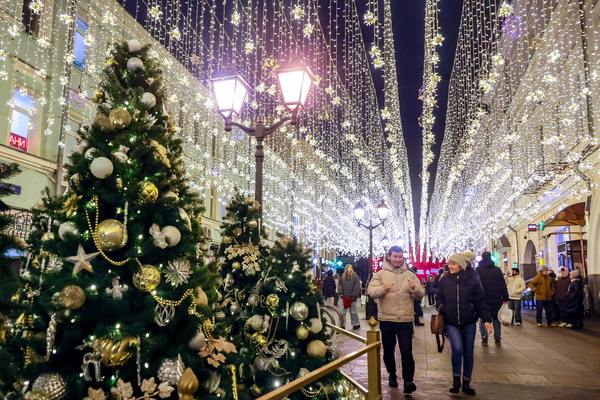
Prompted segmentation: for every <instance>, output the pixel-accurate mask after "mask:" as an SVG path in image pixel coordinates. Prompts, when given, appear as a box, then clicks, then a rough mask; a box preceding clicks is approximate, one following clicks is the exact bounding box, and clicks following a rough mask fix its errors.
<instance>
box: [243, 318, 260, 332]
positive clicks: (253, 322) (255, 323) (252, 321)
mask: <svg viewBox="0 0 600 400" xmlns="http://www.w3.org/2000/svg"><path fill="white" fill-rule="evenodd" d="M263 322H264V318H263V316H262V315H258V314H255V315H253V316H251V317H250V318H249V319H248V321H246V325H248V326H249V327H250V328H252V329H254V330H255V331H259V330H261V329H262V326H263Z"/></svg>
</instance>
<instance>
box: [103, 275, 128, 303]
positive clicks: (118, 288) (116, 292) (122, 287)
mask: <svg viewBox="0 0 600 400" xmlns="http://www.w3.org/2000/svg"><path fill="white" fill-rule="evenodd" d="M127 290H129V286H127V285H126V284H125V283H119V278H118V277H114V278H113V280H112V288H106V294H108V295H110V296H112V298H113V299H114V300H122V299H123V294H125V292H127Z"/></svg>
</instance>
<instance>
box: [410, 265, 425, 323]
mask: <svg viewBox="0 0 600 400" xmlns="http://www.w3.org/2000/svg"><path fill="white" fill-rule="evenodd" d="M408 270H409V271H410V272H412V273H413V274H415V275H417V269H416V268H415V267H410V268H409V269H408ZM414 308H415V321H414V324H415V326H425V324H424V323H422V322H421V320H420V319H419V317H422V316H423V307H422V306H421V299H419V300H415V301H414Z"/></svg>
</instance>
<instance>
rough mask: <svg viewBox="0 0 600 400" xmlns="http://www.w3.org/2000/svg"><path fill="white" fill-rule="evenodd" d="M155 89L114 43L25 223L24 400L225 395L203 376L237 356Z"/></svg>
mask: <svg viewBox="0 0 600 400" xmlns="http://www.w3.org/2000/svg"><path fill="white" fill-rule="evenodd" d="M162 79H163V76H162V71H161V69H160V66H159V64H158V62H157V60H156V59H155V57H153V56H152V54H151V50H150V49H149V47H148V46H142V45H141V44H140V42H139V41H137V40H130V41H128V42H126V43H121V44H118V45H114V46H113V47H112V49H111V51H110V56H109V59H108V61H107V63H106V68H105V69H104V71H103V73H102V77H101V81H100V86H99V90H98V92H97V93H96V94H95V96H94V99H93V100H94V101H95V103H96V104H97V113H96V116H95V117H94V120H93V122H92V123H91V124H90V125H89V126H84V127H83V128H82V129H80V131H79V137H80V139H81V143H80V145H79V146H78V147H79V148H78V150H77V151H75V152H74V154H73V155H72V156H71V159H70V165H69V166H68V176H69V179H68V182H69V188H68V190H67V192H66V193H65V194H64V195H63V196H60V197H58V198H56V199H50V198H46V199H45V201H44V202H45V207H44V208H43V209H42V210H41V211H40V213H39V214H40V215H39V217H38V218H37V219H36V223H37V226H36V228H37V229H36V230H35V231H34V232H33V233H32V235H31V236H30V243H31V246H30V250H31V253H32V254H33V256H32V257H30V260H31V262H32V265H33V267H34V268H35V269H36V270H37V271H38V272H37V275H38V276H39V277H40V279H38V280H37V282H34V283H33V285H37V286H38V287H37V289H36V292H37V294H35V295H34V296H33V297H35V300H34V301H32V302H31V303H32V306H31V309H30V311H29V312H28V313H25V314H23V315H22V316H21V317H20V319H21V320H23V319H25V321H26V322H27V323H26V324H25V325H23V323H21V325H22V326H23V328H19V327H18V326H16V328H15V335H14V336H15V341H16V342H17V343H16V346H17V347H18V348H19V349H22V350H23V352H22V353H23V354H22V355H21V356H20V358H18V362H19V364H21V365H20V368H19V370H20V371H19V374H18V379H19V382H20V383H21V385H22V386H24V387H23V390H22V391H23V392H25V397H26V398H30V399H45V400H55V399H73V400H74V399H77V400H81V399H88V400H100V399H105V398H118V399H123V400H130V399H137V398H144V399H158V398H161V399H163V398H173V399H175V398H178V395H177V390H176V389H175V388H176V387H177V388H178V389H179V391H180V394H183V395H187V394H190V393H193V392H196V394H200V393H202V392H203V391H204V392H205V393H206V392H211V394H210V395H209V394H207V395H206V396H205V397H203V398H213V397H214V398H217V397H219V396H222V395H223V394H224V393H225V392H224V390H222V389H220V388H219V387H218V386H219V385H218V384H216V385H215V381H218V376H216V374H215V372H214V371H215V370H214V367H215V366H218V365H219V364H220V363H221V362H223V361H225V359H226V356H228V355H229V353H231V352H233V351H235V347H234V346H233V345H232V344H231V343H228V342H226V341H225V340H224V339H223V338H215V337H214V336H213V335H212V333H213V329H214V328H213V327H214V324H213V319H212V311H211V306H210V305H211V304H212V303H213V302H214V300H215V299H216V296H217V291H216V289H215V287H216V285H215V278H216V274H213V273H211V272H210V270H209V269H208V267H207V266H206V264H205V263H204V254H203V245H202V243H203V238H202V234H201V226H200V223H199V220H200V216H201V214H202V211H203V210H202V206H201V202H200V200H199V198H198V194H197V193H196V192H195V191H194V190H192V188H191V187H190V185H189V183H188V181H187V180H186V179H185V177H184V173H185V171H184V166H183V162H182V160H181V158H180V155H181V153H182V147H181V142H180V140H179V139H177V138H176V131H177V129H176V127H175V125H174V124H173V122H172V119H171V117H170V116H169V114H168V113H167V111H166V105H165V98H166V96H165V91H164V86H163V82H162ZM20 322H22V321H20ZM42 326H43V327H46V329H45V333H44V335H42V337H39V335H38V334H37V333H36V332H38V331H39V330H40V329H39V328H40V327H42ZM28 331H29V332H34V334H26V333H27V332H28ZM207 344H208V345H207ZM207 347H210V350H207ZM201 350H202V351H201ZM188 367H189V369H186V368H188ZM184 371H185V372H184ZM198 381H200V382H203V383H204V387H203V388H202V389H199V390H198ZM28 382H31V384H29V385H28V384H27V383H28Z"/></svg>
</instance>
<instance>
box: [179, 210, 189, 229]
mask: <svg viewBox="0 0 600 400" xmlns="http://www.w3.org/2000/svg"><path fill="white" fill-rule="evenodd" d="M179 218H181V219H182V220H183V222H185V227H186V228H188V229H189V230H190V231H191V230H192V220H191V219H190V216H189V215H188V213H186V212H185V210H184V209H183V208H181V207H180V208H179Z"/></svg>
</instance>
